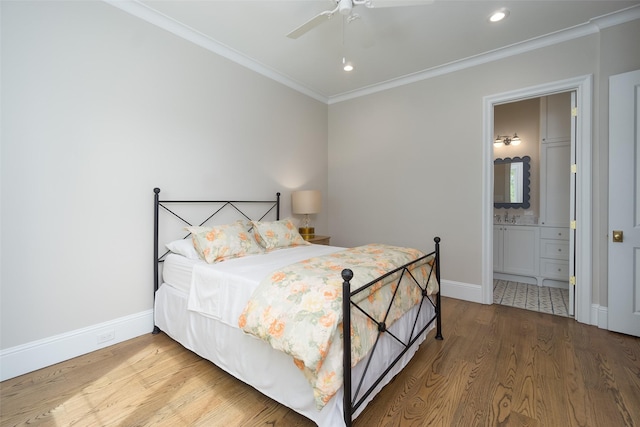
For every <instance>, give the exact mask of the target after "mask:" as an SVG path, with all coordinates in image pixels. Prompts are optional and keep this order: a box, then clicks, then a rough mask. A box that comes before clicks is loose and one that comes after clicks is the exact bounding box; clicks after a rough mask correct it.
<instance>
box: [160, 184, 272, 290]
mask: <svg viewBox="0 0 640 427" xmlns="http://www.w3.org/2000/svg"><path fill="white" fill-rule="evenodd" d="M153 192H154V210H153V283H154V286H153V293H154V296H155V292H156V291H157V290H158V286H159V285H160V283H159V277H160V274H159V266H160V263H161V262H164V258H165V257H166V256H167V254H168V253H169V251H166V252H164V253H163V254H162V255H160V251H159V249H158V245H159V217H160V209H162V210H164V211H166V212H168V213H169V214H171V215H172V216H174V217H176V218H177V219H179V220H180V221H181V222H182V223H184V224H185V225H187V226H192V225H194V224H191V223H190V222H189V221H187V220H186V219H184V218H183V217H182V216H180V215H179V214H178V213H176V212H175V210H177V209H175V208H174V209H173V210H172V209H170V208H169V206H172V205H173V206H179V205H189V204H196V203H197V204H201V205H202V204H204V205H206V204H211V205H212V206H215V207H214V209H213V210H212V211H209V213H208V214H207V215H206V218H205V219H204V220H203V221H202V222H200V223H199V224H197V225H204V224H206V223H207V222H208V221H210V220H211V219H212V218H213V217H215V216H216V215H217V214H219V213H220V212H221V211H222V210H223V209H225V208H231V209H234V210H235V211H237V213H238V214H239V215H240V216H241V217H244V218H245V219H247V220H255V221H261V220H263V219H264V218H265V217H266V216H267V215H268V214H269V213H270V212H272V211H273V210H274V209H275V211H276V220H278V219H280V193H276V199H275V200H160V189H159V188H154V189H153ZM244 204H252V205H255V204H262V205H264V206H265V211H264V213H263V214H262V215H261V216H259V217H255V215H254V217H253V218H252V217H250V216H249V215H248V214H247V213H246V212H245V210H243V209H242V207H241V206H240V205H244ZM188 236H189V234H187V235H186V236H184V238H186V237H188Z"/></svg>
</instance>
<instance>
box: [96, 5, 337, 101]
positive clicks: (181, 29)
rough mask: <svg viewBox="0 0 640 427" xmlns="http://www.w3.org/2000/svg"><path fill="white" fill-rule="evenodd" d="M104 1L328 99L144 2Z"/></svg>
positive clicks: (199, 44) (285, 83)
mask: <svg viewBox="0 0 640 427" xmlns="http://www.w3.org/2000/svg"><path fill="white" fill-rule="evenodd" d="M102 1H104V2H105V3H108V4H110V5H111V6H113V7H117V8H118V9H120V10H122V11H124V12H127V13H129V14H131V15H133V16H135V17H136V18H140V19H142V20H143V21H147V22H148V23H150V24H153V25H155V26H157V27H159V28H162V29H163V30H167V31H169V32H170V33H173V34H175V35H176V36H178V37H181V38H183V39H185V40H187V41H190V42H191V43H193V44H195V45H198V46H200V47H202V48H204V49H207V50H209V51H211V52H213V53H216V54H218V55H220V56H222V57H223V58H227V59H229V60H231V61H233V62H235V63H237V64H239V65H242V66H243V67H246V68H248V69H250V70H252V71H255V72H256V73H258V74H261V75H263V76H265V77H268V78H270V79H271V80H275V81H277V82H278V83H281V84H283V85H285V86H288V87H290V88H291V89H294V90H296V91H298V92H300V93H302V94H304V95H307V96H309V97H311V98H314V99H316V100H318V101H320V102H323V103H325V104H326V103H327V102H328V99H327V97H326V96H323V95H321V94H319V93H318V92H316V91H314V90H312V89H310V88H308V87H306V86H305V85H303V84H301V83H300V82H297V81H295V80H294V79H293V78H291V77H289V76H286V75H284V74H282V73H280V72H278V71H276V70H274V69H272V68H270V67H268V66H266V65H264V64H261V63H260V62H258V61H256V60H255V59H253V58H250V57H248V56H246V55H244V54H242V53H240V52H238V51H237V50H235V49H232V48H231V47H229V46H226V45H224V44H222V43H220V42H218V41H216V40H214V39H212V38H211V37H209V36H207V35H205V34H203V33H201V32H200V31H197V30H195V29H193V28H190V27H188V26H186V25H184V24H182V23H181V22H178V21H176V20H175V19H173V18H170V17H168V16H166V15H163V14H162V13H159V12H157V11H155V10H153V9H150V8H149V7H148V6H146V5H145V4H143V3H140V2H138V1H137V0H126V1H123V0H102Z"/></svg>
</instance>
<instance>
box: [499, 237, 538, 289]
mask: <svg viewBox="0 0 640 427" xmlns="http://www.w3.org/2000/svg"><path fill="white" fill-rule="evenodd" d="M539 259H540V257H539V238H538V227H532V226H523V225H522V226H521V225H494V227H493V268H494V272H496V273H507V274H517V275H522V276H531V277H535V276H537V275H538V262H539Z"/></svg>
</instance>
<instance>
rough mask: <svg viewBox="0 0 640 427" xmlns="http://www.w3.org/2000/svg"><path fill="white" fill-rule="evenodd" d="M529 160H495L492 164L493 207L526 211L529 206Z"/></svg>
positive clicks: (526, 157)
mask: <svg viewBox="0 0 640 427" xmlns="http://www.w3.org/2000/svg"><path fill="white" fill-rule="evenodd" d="M530 184H531V158H530V157H529V156H524V157H522V158H520V157H514V158H509V157H507V158H505V159H495V160H494V162H493V207H495V208H507V209H528V208H529V206H530V205H531V204H530V194H529V193H530V189H529V186H530Z"/></svg>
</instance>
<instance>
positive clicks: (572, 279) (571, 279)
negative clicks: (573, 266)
mask: <svg viewBox="0 0 640 427" xmlns="http://www.w3.org/2000/svg"><path fill="white" fill-rule="evenodd" d="M569 284H570V285H571V286H575V285H576V276H571V277H569Z"/></svg>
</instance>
